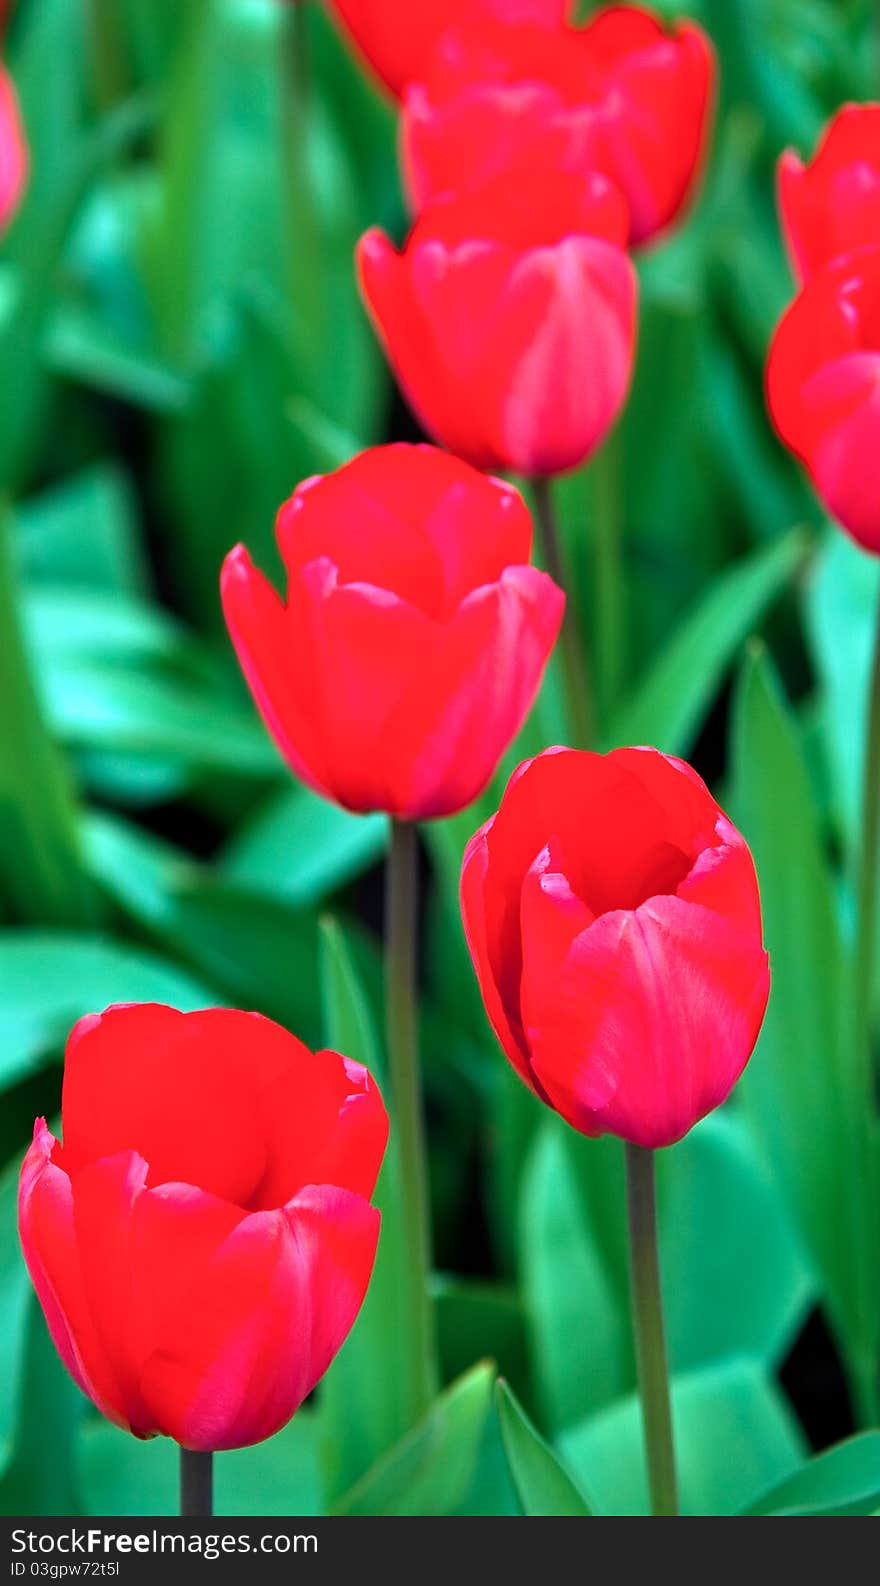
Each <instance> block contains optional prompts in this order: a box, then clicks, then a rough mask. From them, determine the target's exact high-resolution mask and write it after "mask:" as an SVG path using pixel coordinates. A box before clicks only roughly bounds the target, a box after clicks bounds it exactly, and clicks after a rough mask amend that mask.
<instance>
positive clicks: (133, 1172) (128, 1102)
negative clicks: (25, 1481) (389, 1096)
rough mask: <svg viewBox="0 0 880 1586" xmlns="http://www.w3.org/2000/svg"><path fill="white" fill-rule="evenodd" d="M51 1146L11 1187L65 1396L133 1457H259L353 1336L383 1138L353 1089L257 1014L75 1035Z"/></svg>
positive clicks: (147, 1009)
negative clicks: (168, 1448) (100, 1418)
mask: <svg viewBox="0 0 880 1586" xmlns="http://www.w3.org/2000/svg"><path fill="white" fill-rule="evenodd" d="M62 1120H63V1136H64V1138H63V1144H62V1142H61V1141H60V1140H56V1139H54V1138H53V1136H52V1135H51V1134H50V1132H49V1130H48V1128H47V1127H46V1123H45V1121H44V1120H43V1119H42V1118H40V1119H38V1120H37V1124H36V1127H35V1129H34V1139H33V1144H32V1146H31V1148H30V1150H29V1151H28V1153H27V1156H26V1157H25V1160H24V1164H23V1167H22V1171H21V1185H20V1196H19V1219H20V1230H21V1241H22V1246H23V1249H24V1255H25V1260H26V1262H27V1266H28V1270H29V1272H30V1275H31V1278H32V1280H33V1283H34V1287H35V1288H36V1291H37V1295H38V1297H39V1300H40V1304H41V1305H42V1308H43V1311H44V1314H45V1317H46V1321H47V1323H48V1326H49V1331H50V1333H51V1335H52V1338H53V1339H54V1342H55V1345H56V1347H57V1349H58V1352H59V1354H60V1355H61V1358H62V1360H63V1361H64V1364H65V1365H66V1367H67V1369H68V1371H69V1372H70V1374H71V1376H72V1377H73V1378H74V1379H75V1381H76V1382H77V1383H78V1384H79V1386H80V1388H82V1390H83V1392H84V1393H86V1394H88V1396H89V1397H90V1398H91V1399H92V1400H93V1401H94V1403H95V1404H96V1405H97V1407H98V1409H99V1410H101V1411H102V1413H103V1414H104V1415H106V1416H107V1417H108V1418H109V1419H110V1420H111V1421H114V1422H116V1423H117V1425H119V1426H122V1427H125V1428H127V1429H128V1430H130V1431H131V1432H133V1433H134V1434H135V1435H136V1436H137V1437H151V1436H153V1435H154V1434H156V1433H164V1434H166V1435H167V1436H169V1437H172V1438H174V1439H176V1441H177V1442H178V1443H180V1444H181V1445H182V1447H183V1448H184V1449H185V1450H196V1451H201V1452H207V1451H212V1450H215V1449H228V1448H238V1447H241V1446H243V1445H246V1444H250V1443H256V1442H258V1441H260V1440H261V1439H263V1438H266V1437H271V1436H272V1434H273V1433H274V1432H277V1431H278V1430H279V1428H280V1427H282V1426H284V1424H285V1422H287V1421H288V1420H289V1419H290V1417H291V1416H292V1415H293V1413H294V1411H295V1410H296V1409H297V1406H298V1405H299V1404H300V1403H301V1402H302V1400H303V1399H304V1398H305V1397H306V1395H307V1394H308V1393H310V1392H311V1390H312V1388H314V1386H315V1384H316V1382H317V1381H318V1380H319V1378H320V1377H321V1376H322V1374H323V1373H324V1372H325V1371H326V1369H327V1367H328V1366H329V1364H330V1362H331V1360H332V1359H333V1356H334V1355H335V1354H336V1352H337V1350H338V1349H339V1347H340V1345H341V1344H342V1342H343V1340H344V1339H345V1337H346V1335H347V1334H348V1332H349V1329H350V1328H351V1325H352V1323H353V1321H354V1319H355V1317H356V1315H357V1313H358V1310H359V1308H360V1305H361V1302H362V1300H363V1298H364V1294H365V1292H366V1288H367V1284H368V1282H369V1279H370V1273H371V1270H372V1266H373V1258H374V1255H375V1251H376V1241H377V1238H378V1232H379V1213H378V1212H377V1211H376V1209H375V1208H374V1207H373V1206H371V1204H370V1196H371V1194H372V1192H373V1187H374V1184H375V1181H376V1175H377V1173H378V1170H379V1166H380V1163H381V1161H382V1155H383V1152H384V1150H385V1143H386V1138H387V1131H388V1120H387V1117H386V1114H385V1109H384V1107H383V1105H382V1100H381V1098H380V1096H379V1093H378V1091H377V1090H376V1087H375V1085H374V1083H373V1081H372V1080H371V1078H370V1076H369V1074H368V1073H367V1071H366V1070H365V1069H364V1068H362V1067H361V1066H360V1065H359V1064H358V1063H353V1062H351V1061H349V1060H348V1059H347V1058H344V1057H340V1056H339V1055H338V1054H337V1053H336V1052H317V1053H314V1054H313V1053H311V1052H310V1051H308V1050H307V1048H306V1047H305V1046H303V1045H302V1043H301V1042H300V1041H298V1040H296V1039H295V1037H294V1036H292V1035H289V1034H288V1033H287V1031H286V1030H283V1029H281V1028H280V1027H279V1026H278V1025H277V1024H273V1023H272V1022H271V1021H270V1020H268V1019H264V1018H261V1017H260V1016H259V1015H258V1014H253V1013H240V1012H236V1011H232V1010H230V1009H225V1008H211V1009H208V1010H206V1011H204V1012H200V1013H179V1012H178V1011H177V1010H176V1009H174V1008H166V1007H161V1006H157V1005H146V1004H145V1005H137V1004H130V1005H128V1006H120V1007H115V1008H109V1009H108V1010H107V1011H106V1012H105V1013H103V1014H99V1015H92V1016H90V1017H88V1018H85V1019H81V1020H80V1022H79V1023H78V1024H77V1025H76V1027H75V1029H74V1030H73V1032H72V1034H71V1036H70V1039H69V1042H68V1045H67V1054H66V1059H65V1068H64V1086H63V1098H62Z"/></svg>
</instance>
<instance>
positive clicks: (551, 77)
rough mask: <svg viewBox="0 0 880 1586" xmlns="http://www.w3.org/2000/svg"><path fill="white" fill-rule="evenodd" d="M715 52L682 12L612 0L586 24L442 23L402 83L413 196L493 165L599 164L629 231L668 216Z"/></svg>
mask: <svg viewBox="0 0 880 1586" xmlns="http://www.w3.org/2000/svg"><path fill="white" fill-rule="evenodd" d="M714 70H715V69H714V56H713V53H712V48H711V45H710V44H709V41H708V39H707V38H706V35H705V34H704V33H703V32H702V30H701V29H700V28H698V27H696V26H695V25H694V24H693V23H691V22H683V23H679V24H677V25H676V26H675V27H674V28H673V29H672V30H671V31H667V29H666V28H665V27H664V25H663V24H662V23H661V22H660V21H658V20H657V18H656V17H654V16H653V15H652V14H651V13H650V12H648V11H644V10H642V9H640V8H639V7H635V6H611V7H609V8H608V9H607V10H605V11H601V12H600V13H599V14H598V15H597V16H595V17H594V18H593V19H592V20H591V21H590V22H589V23H588V24H587V26H586V27H583V28H576V27H558V28H544V29H541V28H534V27H531V28H530V27H521V28H511V27H508V28H503V27H499V26H497V25H495V26H491V25H488V26H487V25H485V24H484V25H483V26H481V27H477V26H472V27H470V28H467V29H461V30H460V31H456V32H452V33H448V34H447V35H446V36H445V37H444V39H443V41H442V43H441V45H440V47H439V49H438V51H437V53H436V55H435V57H434V61H433V64H432V68H431V71H430V73H429V75H428V77H427V80H426V81H425V82H424V83H417V84H413V85H411V86H410V88H409V89H408V90H407V93H406V98H405V110H404V116H403V121H402V158H403V166H404V174H405V178H406V183H407V187H408V189H409V193H410V196H411V199H412V201H413V204H414V207H416V208H417V209H418V208H421V207H422V206H423V205H425V204H426V203H428V202H430V201H431V200H432V199H434V198H436V197H438V196H439V195H441V194H443V193H447V192H460V191H462V190H463V189H468V188H472V187H475V186H482V185H483V184H484V183H485V182H487V181H488V180H490V179H491V178H492V177H494V176H496V175H497V174H498V173H499V172H500V171H504V170H511V169H517V168H523V167H525V168H526V169H529V168H531V167H538V168H539V169H543V170H545V171H546V170H548V169H552V168H553V167H559V168H562V169H564V170H568V171H574V172H577V173H579V174H581V175H586V174H588V173H589V172H591V171H598V172H600V173H601V174H602V175H604V176H606V177H608V178H609V179H610V180H611V181H612V182H614V183H615V185H616V186H617V187H618V188H619V189H620V192H621V193H622V194H623V196H624V197H625V199H626V201H627V206H628V209H629V215H630V240H631V241H632V242H645V241H647V240H648V239H649V238H651V237H655V236H656V235H657V234H658V233H659V232H661V231H663V230H665V229H666V228H667V227H668V226H669V225H671V224H672V222H673V221H674V220H675V219H676V218H677V217H678V216H679V215H680V213H681V211H682V209H683V208H684V206H685V204H686V203H687V201H688V200H689V198H690V196H691V194H692V193H693V190H694V187H695V184H696V180H697V176H698V173H699V171H700V168H701V165H702V160H703V154H704V150H705V147H706V141H707V135H708V129H709V123H710V113H711V104H712V89H713V83H714Z"/></svg>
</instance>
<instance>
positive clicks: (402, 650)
mask: <svg viewBox="0 0 880 1586" xmlns="http://www.w3.org/2000/svg"><path fill="white" fill-rule="evenodd" d="M277 532H278V542H279V545H280V548H281V554H282V557H283V559H284V562H285V565H286V568H287V577H288V587H287V603H286V605H285V604H284V603H282V601H281V600H280V599H279V597H278V595H276V593H275V591H274V589H272V587H271V585H270V584H269V583H267V581H266V579H265V578H264V577H263V576H262V574H260V573H259V572H257V570H256V568H255V567H254V566H253V563H252V562H251V560H250V558H249V556H248V554H247V552H246V551H245V550H244V548H243V547H242V546H238V547H237V548H236V549H235V550H234V551H232V552H231V553H230V555H229V556H228V557H227V558H226V562H225V564H224V568H223V576H222V594H223V608H224V611H225V614H226V621H227V624H228V627H229V631H230V634H231V635H232V640H233V643H234V644H235V648H236V650H237V652H238V658H239V660H240V662H241V666H242V669H243V671H244V674H245V676H246V678H247V680H248V683H249V685H250V688H251V692H252V693H253V695H254V698H255V700H256V702H257V705H258V707H259V710H260V712H261V714H262V716H263V719H264V721H265V723H266V725H267V727H268V728H269V731H270V732H271V733H272V736H273V737H274V739H275V741H276V743H277V744H278V747H279V749H280V750H281V753H282V754H283V755H284V758H285V759H286V760H287V761H288V763H289V765H290V766H291V768H292V769H293V771H294V772H295V773H296V775H297V776H299V777H301V778H302V779H303V781H305V782H307V783H308V784H309V785H310V786H311V787H313V788H315V789H316V790H317V792H319V793H322V794H324V795H325V797H327V798H332V799H335V800H337V802H338V803H340V804H344V805H346V806H347V807H348V808H349V809H353V810H362V811H363V810H387V811H388V812H389V813H390V814H393V815H398V816H401V817H404V818H408V819H416V818H423V817H426V816H434V815H448V814H451V813H452V812H453V811H454V810H458V809H462V808H464V806H465V805H466V804H469V803H470V802H471V801H472V799H474V798H476V796H477V794H478V793H480V792H482V790H483V788H484V787H485V785H486V783H487V782H488V781H489V778H490V777H491V776H492V773H493V772H494V770H495V767H496V765H497V764H498V760H499V759H500V757H501V755H502V754H503V752H504V750H505V749H506V748H507V746H508V744H509V743H510V742H511V740H512V738H513V737H514V736H515V734H516V733H517V731H518V730H519V728H520V726H521V725H522V722H523V720H524V719H525V716H526V715H527V713H528V711H529V709H530V708H531V705H532V702H533V700H534V698H535V695H536V693H537V691H538V687H539V684H540V681H541V677H542V674H543V671H544V667H545V664H546V662H547V658H548V656H549V654H550V651H551V649H552V648H553V644H554V642H555V639H556V635H557V633H558V631H559V626H560V623H561V620H562V610H563V605H564V597H563V595H562V592H561V591H560V590H559V589H558V588H557V587H556V585H555V584H554V583H553V582H552V580H551V579H550V578H548V577H547V576H546V574H544V573H540V572H538V571H537V569H536V568H534V567H530V566H529V565H528V562H529V557H530V554H531V544H532V525H531V519H530V518H529V514H528V512H527V510H526V508H525V506H524V504H523V502H522V500H521V498H520V497H519V496H518V495H517V493H516V491H515V490H514V489H513V488H512V487H511V486H510V485H506V484H503V483H502V482H501V481H500V480H497V479H486V478H484V477H483V476H482V475H481V474H478V473H477V472H476V471H475V470H474V469H472V468H470V467H468V465H467V464H466V463H463V462H460V461H459V460H458V458H455V457H450V456H448V455H447V454H446V453H444V452H439V451H435V450H434V448H433V447H430V446H384V447H377V448H375V449H374V450H373V451H369V452H364V453H362V454H361V456H359V457H356V458H355V459H354V461H353V462H351V463H349V464H348V465H347V466H346V467H345V468H340V469H339V470H338V472H337V473H335V474H329V475H327V477H326V478H322V479H310V480H307V481H306V483H305V484H302V485H300V486H299V489H298V490H297V491H296V492H295V494H294V495H293V497H292V498H291V500H290V501H289V502H287V504H286V505H285V506H283V507H282V508H281V512H280V513H279V516H278V524H277Z"/></svg>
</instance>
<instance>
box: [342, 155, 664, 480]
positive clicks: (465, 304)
mask: <svg viewBox="0 0 880 1586" xmlns="http://www.w3.org/2000/svg"><path fill="white" fill-rule="evenodd" d="M627 231H628V219H627V213H626V206H625V204H624V202H623V200H622V199H621V197H620V195H619V193H618V192H617V190H616V189H615V188H614V187H612V186H611V184H610V183H609V182H608V181H607V180H606V179H605V178H604V177H602V176H591V177H580V176H574V175H572V174H571V173H565V172H560V171H540V170H532V171H531V172H530V173H528V174H526V173H512V174H510V175H507V176H503V177H499V178H497V179H496V180H495V181H494V182H493V183H491V184H490V185H489V186H488V187H486V188H482V189H480V190H479V191H478V192H474V193H468V194H464V195H461V196H458V197H454V198H448V199H444V200H441V201H439V202H438V203H436V204H432V205H431V206H430V208H429V209H426V210H425V211H423V213H422V214H421V215H420V216H419V218H418V220H417V221H416V223H415V226H414V227H413V230H412V232H411V233H410V236H409V239H408V241H407V242H406V245H405V247H404V248H403V250H402V252H398V251H397V250H396V249H395V248H394V247H393V245H392V243H391V242H389V240H388V238H387V237H386V236H385V235H384V234H383V233H382V232H381V231H379V230H376V229H374V230H372V231H369V232H367V234H366V235H365V236H364V237H362V238H361V241H360V244H359V246H358V268H359V272H360V282H361V290H362V292H363V296H364V299H365V301H366V304H367V307H368V309H369V312H370V315H371V317H372V319H373V323H374V324H375V326H376V330H377V332H378V335H379V337H380V339H381V341H382V343H383V345H384V347H385V351H386V354H387V356H388V360H389V362H390V364H391V367H392V369H393V370H394V373H395V375H396V376H397V379H398V381H399V383H400V386H401V388H402V390H403V392H404V395H405V396H406V398H407V400H408V402H409V403H410V406H411V407H412V409H413V411H414V413H415V414H416V416H417V417H418V419H419V420H420V422H421V424H422V425H423V427H424V428H425V429H426V430H427V431H428V432H429V433H430V434H431V435H432V436H433V437H434V438H435V439H436V440H438V441H440V442H442V443H443V444H444V445H445V446H448V447H449V449H450V451H454V452H457V453H458V455H459V456H461V457H465V458H467V460H468V461H469V462H471V463H474V464H475V465H476V466H477V467H478V468H491V469H495V468H499V469H510V470H512V471H514V472H516V473H520V474H526V475H551V474H557V473H562V472H564V471H565V470H566V469H570V468H575V467H576V466H577V465H578V464H579V463H582V462H584V461H585V459H586V458H587V457H589V456H590V454H591V453H592V452H594V451H595V450H596V448H597V447H598V446H599V445H600V443H601V441H602V440H603V439H604V437H605V435H606V434H607V432H608V430H609V429H610V427H611V425H612V424H613V423H614V420H615V419H616V418H617V416H618V414H619V413H620V410H621V408H622V406H623V403H624V401H625V398H626V394H627V391H628V389H629V383H630V377H631V374H632V366H633V357H634V352H635V335H636V298H637V284H636V276H635V271H634V270H633V267H632V263H631V261H630V259H629V258H628V256H627V253H626V251H625V245H626V238H627Z"/></svg>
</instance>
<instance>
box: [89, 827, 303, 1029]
mask: <svg viewBox="0 0 880 1586" xmlns="http://www.w3.org/2000/svg"><path fill="white" fill-rule="evenodd" d="M87 830H88V846H89V857H90V860H91V863H92V865H93V867H94V872H95V875H96V877H97V878H98V880H99V881H100V882H101V883H102V885H103V886H104V887H106V888H107V889H108V891H109V892H110V894H111V896H112V897H113V898H114V899H115V901H116V902H117V903H118V904H119V905H120V906H121V907H122V908H123V909H125V911H126V913H127V914H128V915H130V917H131V918H132V919H133V920H135V921H137V923H138V925H139V926H141V927H142V928H145V929H146V930H147V931H149V933H150V935H151V936H152V937H153V938H154V940H155V942H156V944H157V945H158V946H160V947H162V948H163V949H164V950H165V951H167V952H169V953H170V954H172V955H173V956H174V958H176V959H179V960H180V961H181V962H183V963H185V964H187V965H188V966H190V967H191V968H192V969H194V970H195V971H197V972H198V973H199V974H200V975H203V976H204V977H205V979H206V981H207V982H208V983H209V984H210V985H212V986H214V987H216V988H217V990H219V991H220V993H221V994H222V996H223V998H225V999H227V1000H229V1001H230V1002H234V1003H236V1004H237V1005H238V1006H240V1007H251V1008H255V1009H257V1010H259V1011H260V1012H261V1013H265V1014H267V1015H268V1016H269V1017H270V1018H273V1019H277V1020H278V1021H279V1022H280V1023H281V1024H284V1025H286V1026H287V1027H288V1028H289V1029H291V1030H293V1031H295V1033H296V1034H297V1035H298V1036H299V1037H300V1039H301V1040H304V1041H306V1043H307V1044H309V1045H311V1046H313V1047H314V1046H317V1045H318V1044H319V1043H320V1040H321V1018H320V1011H319V1005H318V1004H319V998H318V938H317V929H316V922H315V918H314V916H313V915H311V914H306V913H304V912H294V910H292V909H289V908H287V907H286V905H284V904H283V903H280V902H277V901H276V900H275V899H273V898H269V897H260V896H259V895H255V894H253V893H251V892H249V891H248V889H247V888H246V887H239V886H236V885H234V884H232V883H231V882H227V881H225V880H224V879H223V878H222V877H218V876H216V875H215V874H214V873H213V872H211V871H208V870H206V869H203V868H202V867H201V866H199V865H197V864H196V863H195V862H194V861H193V860H191V859H190V858H189V856H188V855H186V854H184V853H182V852H181V851H180V850H178V849H175V848H173V847H172V846H171V845H170V844H163V843H160V842H159V841H158V840H157V839H155V838H150V837H147V836H146V835H145V834H144V833H143V832H142V831H141V830H139V828H138V827H136V826H131V825H128V824H126V823H125V822H124V821H120V820H117V819H113V818H112V817H107V816H95V817H93V818H92V820H91V821H90V822H89V824H88V828H87Z"/></svg>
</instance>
